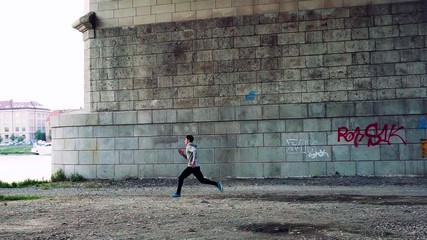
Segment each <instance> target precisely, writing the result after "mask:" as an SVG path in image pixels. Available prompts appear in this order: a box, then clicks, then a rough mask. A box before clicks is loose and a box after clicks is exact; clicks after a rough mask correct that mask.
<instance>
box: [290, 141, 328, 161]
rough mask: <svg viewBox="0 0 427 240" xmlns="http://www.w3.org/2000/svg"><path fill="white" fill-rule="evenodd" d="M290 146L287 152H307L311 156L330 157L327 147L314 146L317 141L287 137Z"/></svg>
mask: <svg viewBox="0 0 427 240" xmlns="http://www.w3.org/2000/svg"><path fill="white" fill-rule="evenodd" d="M286 142H287V143H288V147H286V154H300V153H301V154H307V155H308V157H310V158H317V157H329V154H328V153H327V152H326V150H325V149H317V147H316V146H313V145H314V144H316V143H317V141H311V142H310V141H309V140H302V139H287V140H286Z"/></svg>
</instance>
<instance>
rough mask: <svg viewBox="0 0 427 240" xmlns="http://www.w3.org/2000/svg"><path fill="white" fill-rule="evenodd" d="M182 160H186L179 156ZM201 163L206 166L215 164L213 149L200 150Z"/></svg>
mask: <svg viewBox="0 0 427 240" xmlns="http://www.w3.org/2000/svg"><path fill="white" fill-rule="evenodd" d="M176 155H177V154H175V151H174V156H176ZM178 157H180V158H181V160H184V161H185V159H183V158H182V157H181V156H178ZM199 161H200V163H202V164H203V165H204V164H213V163H214V162H215V158H214V150H213V149H200V150H199Z"/></svg>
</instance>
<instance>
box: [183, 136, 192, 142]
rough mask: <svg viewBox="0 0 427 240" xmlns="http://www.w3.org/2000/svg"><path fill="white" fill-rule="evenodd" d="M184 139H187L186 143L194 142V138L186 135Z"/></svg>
mask: <svg viewBox="0 0 427 240" xmlns="http://www.w3.org/2000/svg"><path fill="white" fill-rule="evenodd" d="M185 138H186V139H188V141H190V142H193V141H194V137H193V136H192V135H187V136H185Z"/></svg>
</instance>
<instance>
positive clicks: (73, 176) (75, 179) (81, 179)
mask: <svg viewBox="0 0 427 240" xmlns="http://www.w3.org/2000/svg"><path fill="white" fill-rule="evenodd" d="M70 179H71V182H84V181H86V179H85V178H84V177H83V176H82V175H80V174H78V173H73V174H71V178H70Z"/></svg>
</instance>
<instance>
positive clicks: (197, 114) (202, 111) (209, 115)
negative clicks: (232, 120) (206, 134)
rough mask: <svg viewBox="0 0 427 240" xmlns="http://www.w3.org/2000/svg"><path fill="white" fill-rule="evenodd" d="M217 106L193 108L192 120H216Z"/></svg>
mask: <svg viewBox="0 0 427 240" xmlns="http://www.w3.org/2000/svg"><path fill="white" fill-rule="evenodd" d="M218 115H219V113H218V108H198V109H194V110H193V121H196V122H202V121H218Z"/></svg>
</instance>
